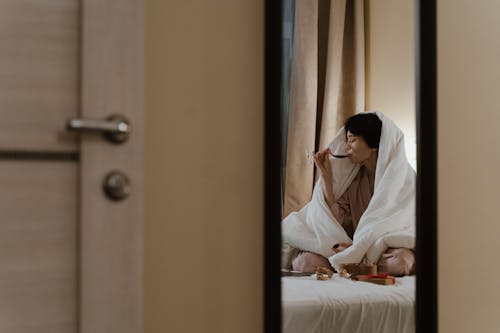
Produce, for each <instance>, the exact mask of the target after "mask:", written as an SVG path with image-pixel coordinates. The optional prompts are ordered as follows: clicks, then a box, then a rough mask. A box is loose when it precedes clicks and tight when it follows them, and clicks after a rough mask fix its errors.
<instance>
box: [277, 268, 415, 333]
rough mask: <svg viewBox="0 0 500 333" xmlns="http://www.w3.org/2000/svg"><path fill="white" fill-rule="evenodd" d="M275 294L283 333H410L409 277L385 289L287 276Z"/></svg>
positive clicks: (411, 279) (412, 324) (411, 291)
mask: <svg viewBox="0 0 500 333" xmlns="http://www.w3.org/2000/svg"><path fill="white" fill-rule="evenodd" d="M281 288H282V311H283V324H282V327H283V331H282V332H283V333H308V332H310V333H323V332H329V333H330V332H335V333H357V332H360V333H361V332H369V333H376V332H380V333H391V332H394V333H410V332H411V333H413V332H415V310H414V305H415V276H405V277H401V278H397V279H396V284H394V285H389V286H383V285H377V284H373V283H369V282H361V281H352V280H350V279H346V278H341V277H339V276H338V275H337V274H334V275H333V277H332V279H331V280H326V281H319V280H316V275H311V276H306V277H291V276H288V277H282V278H281Z"/></svg>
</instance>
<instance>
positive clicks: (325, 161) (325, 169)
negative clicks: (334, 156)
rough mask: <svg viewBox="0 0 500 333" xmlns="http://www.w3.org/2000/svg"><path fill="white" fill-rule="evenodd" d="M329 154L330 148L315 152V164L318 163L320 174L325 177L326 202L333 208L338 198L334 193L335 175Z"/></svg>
mask: <svg viewBox="0 0 500 333" xmlns="http://www.w3.org/2000/svg"><path fill="white" fill-rule="evenodd" d="M329 156H330V149H329V148H327V149H325V150H323V151H320V152H317V153H316V154H314V164H316V167H317V168H318V171H319V174H320V176H321V177H322V178H323V194H324V195H325V200H326V203H327V204H328V207H330V210H331V209H332V206H333V204H334V203H335V201H336V199H335V195H334V194H333V175H332V167H331V165H330V157H329Z"/></svg>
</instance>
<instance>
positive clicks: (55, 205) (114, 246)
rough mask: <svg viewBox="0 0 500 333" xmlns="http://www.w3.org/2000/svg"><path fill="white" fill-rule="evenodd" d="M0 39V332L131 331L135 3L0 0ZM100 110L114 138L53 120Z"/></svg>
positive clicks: (136, 286) (137, 206) (135, 297)
mask: <svg viewBox="0 0 500 333" xmlns="http://www.w3.org/2000/svg"><path fill="white" fill-rule="evenodd" d="M0 40H2V43H0V213H1V215H2V218H1V219H0V248H1V250H0V332H9V333H21V332H22V333H25V332H50V333H58V332H61V333H67V332H82V333H99V332H109V333H115V332H116V333H118V332H120V333H132V332H134V333H138V332H140V331H141V324H142V323H141V321H142V316H141V307H142V291H141V289H142V281H141V275H142V264H141V257H142V208H141V207H142V55H141V53H142V3H141V1H139V0H121V1H113V0H81V1H77V0H0ZM112 114H120V115H123V116H125V117H126V118H128V120H129V121H130V124H131V126H132V134H131V136H130V138H129V140H127V141H126V142H125V143H123V144H113V143H110V142H108V141H106V140H105V139H104V138H103V136H102V135H100V134H98V133H83V134H81V135H80V134H75V133H71V132H69V131H67V130H66V127H65V126H66V121H67V119H68V118H90V119H99V120H104V119H105V118H106V117H108V116H109V115H112ZM112 170H119V171H121V172H123V173H125V174H126V175H127V176H128V177H129V178H130V180H131V188H132V191H131V194H130V195H129V197H127V198H126V199H125V200H123V201H110V200H108V199H107V197H106V196H105V195H104V193H103V190H102V182H103V179H104V178H105V176H106V175H107V174H108V173H109V172H111V171H112Z"/></svg>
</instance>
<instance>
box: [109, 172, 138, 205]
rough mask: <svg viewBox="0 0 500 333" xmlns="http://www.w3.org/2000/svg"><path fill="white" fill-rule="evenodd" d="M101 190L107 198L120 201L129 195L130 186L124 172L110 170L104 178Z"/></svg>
mask: <svg viewBox="0 0 500 333" xmlns="http://www.w3.org/2000/svg"><path fill="white" fill-rule="evenodd" d="M103 190H104V193H105V194H106V196H107V197H108V198H109V199H111V200H113V201H121V200H124V199H125V198H127V197H128V196H129V195H130V192H131V191H132V187H131V186H130V179H129V178H128V177H127V175H126V174H124V173H123V172H121V171H111V172H110V173H108V174H107V176H106V178H104V182H103Z"/></svg>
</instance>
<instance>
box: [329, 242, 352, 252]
mask: <svg viewBox="0 0 500 333" xmlns="http://www.w3.org/2000/svg"><path fill="white" fill-rule="evenodd" d="M351 245H352V243H338V244H335V245H334V246H332V250H333V252H335V253H339V252H342V251H344V250H345V249H347V248H348V247H349V246H351Z"/></svg>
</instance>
